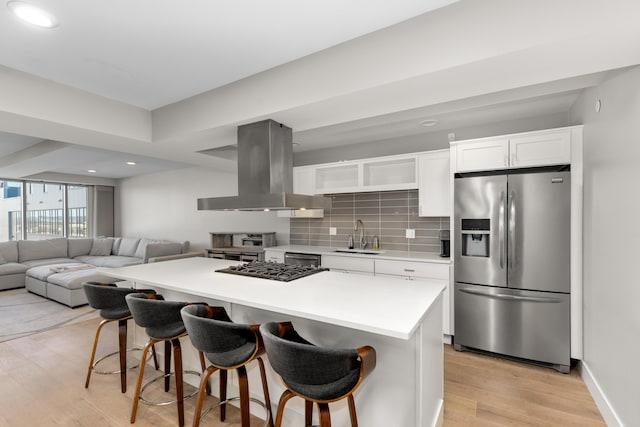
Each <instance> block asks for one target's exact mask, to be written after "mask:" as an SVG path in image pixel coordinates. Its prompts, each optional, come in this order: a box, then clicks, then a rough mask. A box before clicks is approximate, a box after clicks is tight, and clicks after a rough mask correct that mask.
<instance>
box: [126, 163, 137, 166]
mask: <svg viewBox="0 0 640 427" xmlns="http://www.w3.org/2000/svg"><path fill="white" fill-rule="evenodd" d="M127 164H128V165H129V166H135V164H136V162H127Z"/></svg>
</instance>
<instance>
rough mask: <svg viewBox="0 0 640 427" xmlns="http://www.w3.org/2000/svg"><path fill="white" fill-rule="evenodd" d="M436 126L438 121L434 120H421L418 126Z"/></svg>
mask: <svg viewBox="0 0 640 427" xmlns="http://www.w3.org/2000/svg"><path fill="white" fill-rule="evenodd" d="M437 124H438V121H437V120H436V119H429V120H423V121H421V122H420V126H424V127H426V128H428V127H431V126H435V125H437Z"/></svg>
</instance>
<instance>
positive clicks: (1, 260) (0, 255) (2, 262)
mask: <svg viewBox="0 0 640 427" xmlns="http://www.w3.org/2000/svg"><path fill="white" fill-rule="evenodd" d="M6 263H7V260H6V259H4V257H3V256H2V254H0V265H2V264H6Z"/></svg>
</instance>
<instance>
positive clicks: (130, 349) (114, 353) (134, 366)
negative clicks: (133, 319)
mask: <svg viewBox="0 0 640 427" xmlns="http://www.w3.org/2000/svg"><path fill="white" fill-rule="evenodd" d="M132 351H142V349H141V348H140V347H133V348H128V349H127V353H130V352H132ZM116 354H120V351H119V350H116V351H114V352H112V353H109V354H105V355H104V356H102V357H100V358H99V359H98V360H96V361H95V362H94V363H93V365H92V366H91V370H92V371H93V372H94V373H96V374H100V375H111V374H119V373H120V369H118V370H117V371H99V370H97V369H96V367H97V366H98V364H99V363H100V362H102V361H103V360H106V359H108V358H109V357H112V356H115V355H116ZM151 356H152V355H151V354H149V355H148V356H147V361H149V360H150V359H151ZM138 366H140V362H138V364H136V365H133V366H127V371H128V370H130V369H136V368H137V367H138Z"/></svg>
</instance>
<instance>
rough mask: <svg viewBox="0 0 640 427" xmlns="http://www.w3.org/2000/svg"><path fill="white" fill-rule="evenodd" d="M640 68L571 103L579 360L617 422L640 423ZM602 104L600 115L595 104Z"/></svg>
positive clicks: (610, 422) (630, 424)
mask: <svg viewBox="0 0 640 427" xmlns="http://www.w3.org/2000/svg"><path fill="white" fill-rule="evenodd" d="M639 88H640V68H634V69H632V70H631V71H627V72H624V73H621V74H616V75H612V76H610V77H608V78H607V79H606V80H605V81H604V82H603V83H602V84H601V85H599V86H598V87H596V88H593V89H590V90H587V91H586V92H585V93H584V94H583V95H582V96H581V97H580V99H579V100H578V101H577V103H576V104H575V105H574V106H573V108H572V110H571V121H572V122H573V123H575V124H579V123H583V124H584V267H583V268H584V363H585V365H586V366H587V368H588V369H589V371H590V372H591V374H592V375H593V377H594V378H595V380H596V382H597V383H598V384H599V386H600V388H601V391H602V393H603V394H604V395H605V396H606V398H607V399H608V401H609V403H610V405H611V407H612V408H613V411H614V413H617V416H618V420H615V417H614V418H613V419H612V418H611V417H610V418H609V419H608V420H607V421H608V423H609V425H618V424H619V423H622V425H624V426H629V427H630V426H638V425H640V406H639V404H640V280H639V278H638V257H639V255H640V231H639V230H640V228H639V227H638V217H639V216H640V196H639V195H638V194H639V193H638V189H637V186H638V184H639V183H640V89H639ZM597 99H600V100H601V101H602V109H601V111H600V113H596V112H595V108H594V106H595V102H596V100H597Z"/></svg>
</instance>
